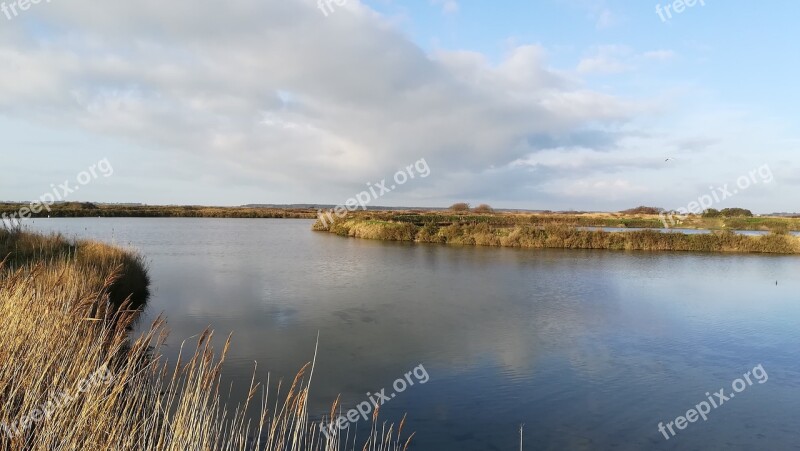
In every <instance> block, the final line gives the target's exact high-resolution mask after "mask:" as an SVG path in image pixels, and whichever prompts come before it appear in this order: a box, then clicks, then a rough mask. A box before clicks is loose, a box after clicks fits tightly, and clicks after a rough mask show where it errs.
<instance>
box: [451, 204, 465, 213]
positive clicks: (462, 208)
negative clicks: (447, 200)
mask: <svg viewBox="0 0 800 451" xmlns="http://www.w3.org/2000/svg"><path fill="white" fill-rule="evenodd" d="M450 211H455V212H459V213H461V212H468V211H469V204H468V203H464V202H459V203H455V204H453V205H451V206H450Z"/></svg>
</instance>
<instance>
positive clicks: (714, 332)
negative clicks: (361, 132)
mask: <svg viewBox="0 0 800 451" xmlns="http://www.w3.org/2000/svg"><path fill="white" fill-rule="evenodd" d="M312 222H313V221H308V220H280V219H278V220H264V219H106V218H103V219H100V218H82V219H37V220H35V221H32V222H29V224H30V227H31V228H32V229H34V230H40V231H59V232H62V233H64V234H65V235H67V236H75V237H86V238H94V239H100V240H104V241H108V242H113V243H116V244H119V245H125V246H132V247H134V248H136V249H138V250H139V251H140V252H141V253H143V254H144V255H145V256H146V258H147V260H148V261H149V267H150V273H151V276H152V281H153V285H152V289H153V296H152V298H151V300H150V302H149V305H148V310H147V314H146V315H145V318H143V321H142V324H146V323H147V322H149V321H151V320H152V319H153V318H155V317H156V316H157V315H158V314H160V313H162V312H163V313H164V314H165V315H166V317H167V318H168V324H169V327H170V329H171V331H172V333H171V337H170V339H169V341H168V347H167V348H166V349H165V355H166V356H167V357H168V358H170V360H172V361H174V359H175V356H176V355H177V352H178V349H179V347H180V344H181V342H182V341H184V340H187V339H189V338H190V337H194V338H191V340H190V341H189V343H193V342H194V341H196V336H197V334H199V333H200V332H202V330H203V329H204V328H206V327H207V326H212V327H213V328H214V329H215V330H216V333H217V337H216V338H217V340H216V342H217V343H220V344H221V343H222V342H223V341H224V338H225V336H227V334H228V333H230V332H233V344H232V347H231V350H230V354H229V359H228V362H227V364H226V366H225V380H226V382H227V381H233V382H235V383H236V384H237V387H238V388H237V389H234V390H233V398H234V400H239V399H241V398H243V397H244V396H245V392H246V390H247V385H248V383H249V381H250V378H251V375H252V373H253V368H254V362H256V361H257V362H258V369H257V371H256V374H257V378H259V379H261V380H263V381H266V379H267V376H268V373H269V374H270V375H271V378H272V381H273V382H274V381H275V380H276V379H279V378H283V379H284V380H291V379H292V378H293V376H294V375H295V373H296V372H297V371H298V370H299V369H300V368H301V367H302V366H303V365H304V364H305V363H306V362H309V361H311V359H312V358H313V356H314V347H315V343H316V339H317V334H318V333H319V336H320V341H319V352H318V357H317V361H316V368H315V373H314V381H313V384H312V391H311V395H312V403H311V404H312V405H311V408H312V410H313V413H314V414H323V413H325V412H327V410H329V406H330V404H331V403H332V402H333V400H334V399H335V398H336V396H337V395H338V394H341V395H342V403H343V406H344V407H345V409H350V408H354V407H356V405H358V404H359V403H361V402H363V401H365V400H366V399H367V393H372V394H374V393H377V392H379V391H380V389H382V388H387V389H388V390H387V393H389V392H391V391H393V389H392V385H393V383H394V382H395V380H397V379H398V378H404V375H406V374H408V373H409V372H410V371H412V370H413V369H414V368H419V366H420V365H423V368H424V370H425V373H426V375H427V376H429V378H428V380H427V383H424V384H422V383H420V382H421V380H420V379H413V377H414V376H412V380H415V381H416V382H417V383H416V384H415V385H413V386H410V387H408V388H407V389H406V390H405V391H403V392H402V393H397V394H396V397H394V398H392V399H391V400H390V401H389V402H387V403H386V404H385V405H384V406H383V407H382V411H381V416H382V418H383V419H386V420H390V421H399V419H400V418H401V417H402V415H403V413H408V425H407V428H408V429H407V430H411V431H416V432H417V435H416V436H415V438H414V441H413V443H414V445H413V447H412V449H414V450H444V451H451V450H452V451H462V450H467V451H471V450H476V451H477V450H516V449H519V427H520V425H521V424H524V432H525V449H537V450H539V449H541V450H595V449H599V450H604V449H615V450H641V449H663V450H671V449H675V450H678V449H680V450H692V449H697V450H701V449H702V450H713V449H742V450H745V449H748V450H751V449H764V450H779V449H800V432H799V431H800V428H798V424H799V423H800V280H798V274H800V256H770V255H737V254H724V255H723V254H703V253H649V252H624V251H590V250H586V251H582V250H555V249H546V250H530V249H529V250H519V249H508V248H478V247H446V246H437V245H414V244H408V243H390V242H379V241H367V240H357V239H346V238H341V237H338V236H335V235H332V234H328V233H314V232H312V231H311V224H312ZM776 281H777V282H778V284H777V285H776ZM758 365H762V366H761V368H763V370H764V372H763V374H766V375H768V379H762V380H766V382H764V383H761V380H756V378H755V375H757V374H756V373H753V371H752V370H753V369H754V368H755V367H756V366H758ZM746 372H751V373H752V374H753V375H754V376H753V377H751V379H752V380H751V382H754V383H752V385H748V386H747V388H746V389H744V390H743V391H741V392H740V393H735V394H736V397H735V398H730V399H729V400H728V401H726V402H724V404H723V405H719V406H718V407H717V408H714V409H713V410H711V411H710V413H708V414H707V415H706V416H707V421H703V420H702V419H698V420H697V421H695V422H693V423H689V424H688V426H686V427H685V428H684V429H682V430H679V429H674V431H675V433H676V434H675V435H674V436H670V439H669V440H666V439H665V435H663V433H662V432H659V429H658V425H659V423H660V422H663V423H667V422H675V420H676V418H677V417H679V416H685V415H686V413H687V411H688V410H689V409H692V408H694V407H695V406H696V405H698V404H699V403H701V402H704V401H707V400H708V396H707V395H706V393H707V392H708V393H711V394H712V396H713V393H714V392H718V391H719V390H720V389H722V388H724V389H725V393H729V394H732V393H734V391H733V389H732V388H731V387H732V383H733V382H734V381H735V380H737V378H742V377H743V375H744V374H745V373H746ZM759 374H762V373H760V372H759ZM748 376H750V375H748ZM715 399H716V398H715ZM684 426H685V425H684ZM356 427H357V428H358V429H359V430H360V431H361V433H363V432H364V430H366V429H367V428H368V427H369V425H368V423H367V422H365V421H362V422H359V423H357V424H356V425H354V426H352V428H356ZM676 427H677V426H676Z"/></svg>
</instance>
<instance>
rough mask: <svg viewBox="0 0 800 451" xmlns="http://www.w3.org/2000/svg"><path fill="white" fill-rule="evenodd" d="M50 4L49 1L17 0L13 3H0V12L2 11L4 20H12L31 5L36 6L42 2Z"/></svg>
mask: <svg viewBox="0 0 800 451" xmlns="http://www.w3.org/2000/svg"><path fill="white" fill-rule="evenodd" d="M43 1H44V2H45V3H50V0H17V1H15V2H9V3H6V2H2V3H0V11H3V14H5V16H6V19H8V20H12V19H14V18H15V17H17V16H19V13H20V11H27V10H29V9H30V8H31V6H32V5H38V4H39V3H42V2H43Z"/></svg>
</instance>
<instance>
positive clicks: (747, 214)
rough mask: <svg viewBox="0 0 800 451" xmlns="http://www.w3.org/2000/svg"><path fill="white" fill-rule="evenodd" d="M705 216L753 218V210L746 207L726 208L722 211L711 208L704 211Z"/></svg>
mask: <svg viewBox="0 0 800 451" xmlns="http://www.w3.org/2000/svg"><path fill="white" fill-rule="evenodd" d="M703 217H704V218H752V217H753V212H752V211H750V210H747V209H744V208H725V209H723V210H722V211H720V210H716V209H714V208H709V209H708V210H706V211H704V212H703Z"/></svg>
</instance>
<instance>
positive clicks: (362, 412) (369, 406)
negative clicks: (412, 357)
mask: <svg viewBox="0 0 800 451" xmlns="http://www.w3.org/2000/svg"><path fill="white" fill-rule="evenodd" d="M412 376H413V377H412ZM429 380H430V376H429V375H428V371H427V370H426V369H425V367H424V366H423V365H419V366H417V367H416V368H414V369H413V370H411V371H409V372H407V373H406V374H405V375H404V376H403V377H400V378H398V379H397V380H395V381H394V383H393V384H392V388H394V392H392V393H389V394H386V389H385V388H384V389H381V390H380V391H377V392H376V393H375V394H374V395H373V394H372V393H367V399H368V401H364V402H362V403H361V404H359V405H357V406H356V408H355V409H350V410H349V411H348V412H347V414H343V415H340V416H339V417H338V418H337V419H336V420H333V421H331V423H330V424H328V425H327V426H326V424H325V422H322V423H320V424H319V428H320V430H321V431H322V433H323V434H325V437H326V438H327V439H329V440H330V439H331V438H332V437H335V436H336V434H337V433H338V432H339V431H344V430H345V429H348V428H349V427H350V425H351V424H355V423H357V422H358V421H359V420H361V419H363V420H365V421H367V420H369V417H370V414H371V413H372V412H373V411H374V410H375V409H377V408H379V407H380V406H382V405H384V404H386V403H387V402H389V401H391V400H392V399H394V398H395V397H396V396H397V395H398V394H400V393H403V392H404V391H406V390H408V389H409V388H410V387H413V386H414V384H415V383H416V382H419V383H420V384H425V383H427V382H428V381H429Z"/></svg>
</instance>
